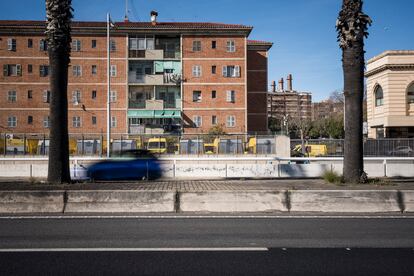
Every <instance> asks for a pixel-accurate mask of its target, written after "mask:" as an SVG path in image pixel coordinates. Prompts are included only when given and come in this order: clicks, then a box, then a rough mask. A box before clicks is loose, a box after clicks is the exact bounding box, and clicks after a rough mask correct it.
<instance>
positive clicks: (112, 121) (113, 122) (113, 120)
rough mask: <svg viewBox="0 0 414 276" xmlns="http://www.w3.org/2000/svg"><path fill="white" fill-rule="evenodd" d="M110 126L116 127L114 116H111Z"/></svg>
mask: <svg viewBox="0 0 414 276" xmlns="http://www.w3.org/2000/svg"><path fill="white" fill-rule="evenodd" d="M111 127H116V117H111Z"/></svg>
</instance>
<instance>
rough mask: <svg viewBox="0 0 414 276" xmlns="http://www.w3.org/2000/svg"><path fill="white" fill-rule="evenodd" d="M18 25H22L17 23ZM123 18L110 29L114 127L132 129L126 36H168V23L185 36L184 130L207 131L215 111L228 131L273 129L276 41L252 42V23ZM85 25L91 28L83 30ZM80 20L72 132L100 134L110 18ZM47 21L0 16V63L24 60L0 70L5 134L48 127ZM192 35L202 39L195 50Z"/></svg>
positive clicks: (103, 128)
mask: <svg viewBox="0 0 414 276" xmlns="http://www.w3.org/2000/svg"><path fill="white" fill-rule="evenodd" d="M23 23H25V24H23ZM20 24H22V26H23V25H24V28H23V27H22V28H19V25H20ZM117 24H119V26H118V28H116V29H114V31H113V34H112V35H111V39H112V40H113V41H115V45H116V49H115V51H113V52H111V65H115V66H116V76H113V77H111V82H112V84H111V90H112V91H116V99H115V100H114V102H112V104H111V108H112V116H113V117H116V126H114V127H113V128H112V133H114V134H115V133H117V134H128V131H129V130H128V129H129V128H128V118H127V116H128V115H127V114H128V101H129V98H128V90H129V88H128V87H129V85H128V71H129V70H131V68H129V69H128V64H129V63H130V62H131V61H130V60H129V59H128V36H131V35H140V34H146V35H151V34H155V35H156V34H158V33H160V32H161V34H162V30H163V28H167V29H168V28H169V29H173V33H174V34H175V35H177V37H181V43H182V45H181V57H182V58H181V59H180V61H181V62H182V79H183V82H182V84H181V98H182V106H181V112H182V113H181V115H182V126H183V129H182V131H183V132H184V133H207V132H208V131H209V129H210V128H211V127H212V126H213V118H212V117H213V116H215V117H216V118H215V120H216V123H217V124H222V125H223V126H224V129H225V131H226V132H227V133H245V132H247V131H266V130H267V123H266V122H264V121H263V118H264V119H266V117H267V116H266V115H263V114H265V113H266V98H265V97H264V98H263V95H265V94H263V95H262V92H266V91H267V51H268V49H269V48H270V46H271V44H269V43H268V44H266V45H264V46H263V45H262V44H257V43H253V44H254V45H253V46H254V47H253V46H252V43H250V42H249V43H248V42H247V36H248V34H249V33H250V31H251V28H250V27H246V26H242V25H225V24H209V23H193V25H192V23H188V24H185V23H182V24H181V23H170V24H169V25H168V23H165V25H163V24H162V23H159V25H158V26H150V25H148V24H144V23H131V26H127V25H125V24H126V23H117ZM203 24H204V25H203ZM87 25H88V29H86V28H84V27H87ZM74 26H75V27H74V28H73V35H72V41H79V44H78V45H79V46H80V49H76V47H75V48H73V49H72V53H71V63H70V67H69V85H68V108H69V118H68V119H69V122H68V125H69V132H70V133H79V134H80V133H82V134H102V133H105V132H106V120H107V118H106V102H107V87H106V82H107V51H106V33H105V31H106V30H105V24H104V23H103V22H96V23H93V22H91V23H86V22H76V23H74ZM43 27H44V26H42V23H41V22H36V21H33V22H30V23H28V22H21V21H0V66H1V68H4V65H7V64H10V65H14V64H18V65H20V66H21V73H20V74H19V75H17V76H5V75H4V73H2V74H0V127H1V129H0V132H7V133H48V128H47V126H45V125H44V124H45V122H44V120H45V118H47V116H48V113H49V104H48V103H47V92H46V91H47V90H48V87H49V78H48V76H41V66H43V65H48V63H49V60H48V56H47V51H44V50H41V40H42V39H44V36H43V35H42V33H43V31H44V29H43ZM123 27H125V28H126V27H128V28H129V29H128V31H125V30H124V31H123V30H122V28H123ZM131 27H134V28H136V29H131ZM25 28H26V29H27V30H26V29H25ZM89 28H90V29H89ZM170 32H172V31H170ZM206 33H208V35H207V34H206ZM162 35H163V34H162ZM10 39H13V43H15V48H13V49H9V43H10V41H9V40H10ZM194 41H197V42H196V46H197V47H196V49H194ZM198 46H199V47H198ZM252 47H253V48H252ZM74 66H80V68H81V69H79V70H78V71H77V72H78V73H79V76H76V75H75V74H74ZM194 66H199V68H200V69H199V70H201V74H200V76H194V72H193V71H194ZM223 67H226V68H227V67H229V68H230V67H231V68H230V69H228V70H230V71H231V72H233V71H236V72H235V73H234V74H233V75H232V76H226V77H225V76H223V70H224V69H223ZM226 70H227V69H226ZM80 71H81V72H80ZM93 71H94V72H93ZM226 72H227V71H226ZM227 74H228V73H226V75H227ZM154 89H155V88H154ZM9 91H15V95H16V96H15V97H14V94H13V93H14V92H11V93H12V94H13V95H11V98H10V95H9V94H10V93H9ZM75 91H79V92H80V98H78V99H77V101H74V99H73V95H74V93H76V92H75ZM194 91H201V99H200V100H197V101H195V100H194V99H193V92H194ZM213 91H215V92H213ZM229 91H234V92H229ZM259 92H260V93H259ZM213 93H215V95H214V96H213ZM229 93H230V94H229ZM229 95H230V96H229ZM194 116H199V117H201V122H202V123H201V125H200V126H199V127H195V124H194V122H193V118H194ZM9 117H15V119H16V121H17V122H16V126H10V125H9V122H8V120H9ZM74 117H76V118H77V117H79V118H80V126H79V127H75V125H76V124H74V123H73V118H74ZM229 117H231V118H229Z"/></svg>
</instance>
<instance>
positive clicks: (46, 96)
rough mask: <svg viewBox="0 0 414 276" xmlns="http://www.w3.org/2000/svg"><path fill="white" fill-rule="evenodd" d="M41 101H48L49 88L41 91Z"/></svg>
mask: <svg viewBox="0 0 414 276" xmlns="http://www.w3.org/2000/svg"><path fill="white" fill-rule="evenodd" d="M43 102H44V103H50V91H49V90H44V91H43Z"/></svg>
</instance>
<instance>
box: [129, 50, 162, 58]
mask: <svg viewBox="0 0 414 276" xmlns="http://www.w3.org/2000/svg"><path fill="white" fill-rule="evenodd" d="M128 56H129V58H139V59H148V60H159V59H163V58H164V50H129V55H128Z"/></svg>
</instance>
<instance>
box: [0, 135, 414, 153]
mask: <svg viewBox="0 0 414 276" xmlns="http://www.w3.org/2000/svg"><path fill="white" fill-rule="evenodd" d="M109 144H110V152H111V156H122V155H124V154H125V153H127V152H128V151H136V150H148V151H150V152H152V153H154V154H170V155H173V154H174V155H176V154H181V155H274V154H278V152H280V151H281V150H282V149H280V148H279V149H278V148H277V146H276V136H274V135H251V134H245V135H207V134H184V135H181V136H165V135H159V136H156V135H117V134H113V135H112V136H111V141H110V143H109ZM107 145H108V143H107V140H106V135H103V134H95V135H93V134H88V135H82V134H70V135H69V153H70V155H71V156H106V153H107ZM279 147H280V146H279ZM304 147H305V148H304V149H302V141H301V140H300V139H291V140H290V150H291V155H292V156H293V157H297V156H310V157H318V156H325V157H330V156H333V157H335V156H338V157H340V156H343V154H344V140H343V139H311V140H306V141H304ZM413 149H414V139H366V140H364V156H372V157H375V156H378V157H383V156H387V157H388V156H395V157H413V156H414V152H413ZM48 154H49V136H48V135H47V134H40V135H39V134H5V133H2V134H1V133H0V155H2V156H25V155H26V156H47V155H48Z"/></svg>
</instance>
